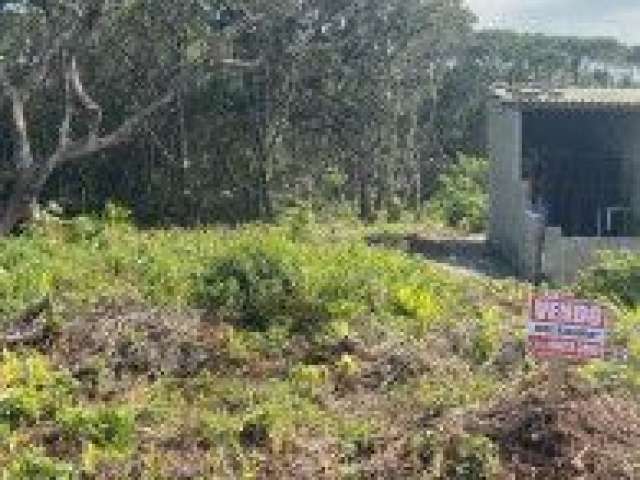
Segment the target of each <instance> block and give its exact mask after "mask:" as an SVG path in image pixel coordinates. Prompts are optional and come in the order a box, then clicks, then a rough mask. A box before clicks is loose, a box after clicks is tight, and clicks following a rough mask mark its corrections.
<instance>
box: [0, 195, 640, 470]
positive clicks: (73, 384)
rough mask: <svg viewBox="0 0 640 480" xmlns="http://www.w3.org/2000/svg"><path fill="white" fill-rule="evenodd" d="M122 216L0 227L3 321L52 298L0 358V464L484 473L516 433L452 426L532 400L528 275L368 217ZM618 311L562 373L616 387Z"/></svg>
mask: <svg viewBox="0 0 640 480" xmlns="http://www.w3.org/2000/svg"><path fill="white" fill-rule="evenodd" d="M127 217H128V215H127V212H126V211H123V210H122V209H119V208H116V207H113V206H112V207H110V208H109V209H108V211H107V212H106V213H105V215H104V216H103V217H100V218H97V217H96V218H89V217H82V218H77V219H75V220H71V221H66V220H60V219H58V218H57V217H55V216H53V215H51V214H47V215H43V216H42V218H40V220H39V221H38V222H37V223H36V224H34V226H33V227H32V228H31V229H30V230H29V231H27V232H25V233H24V234H23V235H22V236H20V237H15V238H10V239H4V240H2V243H1V245H0V259H1V265H2V283H0V287H1V288H0V296H2V298H3V299H5V300H6V301H5V302H4V303H3V305H2V318H3V319H4V320H3V323H2V328H1V329H0V332H6V333H7V334H8V335H9V336H11V335H15V334H20V332H24V331H29V330H30V328H31V327H34V328H35V327H37V326H38V325H39V324H38V323H37V322H35V323H33V321H32V320H30V319H24V318H22V320H21V322H22V323H16V322H15V321H12V320H11V319H15V318H17V317H18V315H19V313H20V312H22V311H24V309H25V307H27V306H29V305H31V304H33V303H34V302H37V301H39V300H40V299H41V298H42V297H43V296H46V297H48V298H49V299H50V302H51V305H50V306H49V307H48V308H47V309H45V310H43V311H42V312H41V315H40V318H41V320H42V321H43V325H44V326H47V325H49V327H50V328H46V329H44V330H43V334H42V335H41V336H37V337H34V338H30V340H29V341H27V342H18V343H15V342H10V343H6V344H5V345H4V351H3V353H2V355H0V431H2V436H1V437H0V438H1V439H0V469H1V471H2V472H3V473H4V474H5V475H9V478H38V476H40V477H42V478H72V477H73V475H77V474H79V473H81V474H82V475H84V476H87V477H90V478H114V477H117V478H123V477H124V478H126V477H131V476H132V475H133V476H135V475H137V473H136V472H145V475H151V476H153V478H176V477H177V476H180V475H191V476H192V477H194V478H198V477H204V478H208V477H216V476H218V477H220V476H223V477H225V476H226V477H233V478H256V477H257V478H274V476H276V477H278V478H301V477H302V478H352V477H354V476H356V477H358V476H363V475H365V476H369V477H373V478H393V476H394V475H396V474H397V472H403V473H402V476H403V478H422V477H425V476H426V478H434V479H436V478H442V479H444V478H460V479H464V478H496V476H497V475H501V474H503V473H504V472H506V471H513V470H512V468H515V467H514V466H513V465H512V464H511V460H509V457H508V456H506V454H505V452H506V451H510V450H509V449H511V448H523V449H526V448H529V447H528V446H527V444H526V442H525V441H524V440H523V441H522V442H523V443H522V444H517V445H516V444H513V441H515V440H508V439H507V436H504V437H503V435H507V433H504V434H503V433H502V430H500V428H502V427H501V426H500V425H496V426H495V429H496V430H495V431H494V430H491V431H485V430H483V428H484V427H482V428H480V427H475V426H474V427H469V428H468V429H467V428H466V427H464V422H466V421H467V420H465V418H466V417H467V416H470V418H471V419H472V420H473V419H474V418H475V416H476V415H480V413H476V412H489V413H488V414H491V415H493V413H492V410H490V408H492V407H491V406H492V405H494V404H495V402H496V401H499V400H500V399H502V398H503V397H504V396H505V395H507V396H509V395H514V400H512V401H513V402H516V403H514V404H513V406H512V407H510V408H513V409H514V411H520V410H526V409H527V408H529V407H527V406H526V405H524V404H522V405H521V404H519V403H517V402H519V401H520V400H517V399H519V398H520V397H518V395H520V394H518V393H517V392H518V389H520V388H525V389H526V388H529V387H527V385H530V384H531V382H532V378H534V377H532V376H535V375H540V374H541V371H540V367H538V366H535V365H534V364H533V363H532V362H531V361H530V360H528V359H526V358H525V356H524V349H523V344H522V337H523V333H524V332H523V330H522V329H523V324H522V322H521V319H522V317H523V313H524V312H523V309H524V308H525V304H526V302H525V299H526V298H527V296H528V293H529V287H528V285H526V284H521V283H519V282H517V281H515V280H510V279H505V280H493V279H490V278H488V277H484V276H481V275H478V276H462V275H459V274H458V273H456V272H455V271H453V270H451V269H449V268H446V267H444V266H442V265H439V264H436V263H432V262H430V261H428V260H427V259H425V258H423V257H417V256H415V255H414V254H411V253H406V252H405V253H403V252H402V251H400V250H396V249H390V248H384V247H373V246H368V245H367V243H366V238H369V237H371V236H372V235H374V234H375V233H379V230H377V229H379V228H380V227H375V226H370V227H363V226H357V225H356V224H353V223H344V224H337V223H332V224H328V225H327V224H323V223H319V222H315V221H313V219H312V218H311V217H308V218H307V220H305V221H304V222H300V221H299V220H298V217H296V216H295V215H294V216H292V217H291V218H290V219H289V220H283V221H282V222H281V223H280V224H278V225H276V226H264V225H253V226H246V227H243V228H240V229H235V230H231V229H224V228H218V229H206V230H200V231H196V230H192V231H180V230H159V231H140V230H138V229H136V228H135V227H133V226H132V225H131V224H130V223H129V222H128V220H127ZM382 228H383V230H384V231H385V233H386V234H387V235H390V232H391V231H392V230H393V231H395V232H397V234H398V235H400V236H402V235H403V232H405V231H407V230H408V231H413V230H415V228H417V226H416V225H410V226H402V225H400V224H396V225H395V226H393V227H391V226H388V225H387V226H384V227H382ZM394 229H395V230H394ZM63 246H64V248H63ZM18 260H19V261H18ZM600 268H602V267H600ZM600 271H601V270H598V269H594V270H593V272H592V273H591V274H590V275H591V277H589V274H588V275H585V277H584V279H583V283H582V284H581V285H582V287H581V288H583V289H584V290H576V291H580V292H589V294H592V295H595V294H597V293H602V294H608V293H609V292H608V291H607V288H605V287H603V286H601V283H598V282H595V281H594V280H591V281H590V283H589V282H588V281H587V279H589V278H591V279H593V278H594V277H593V276H594V275H596V273H594V272H600ZM598 275H599V274H598ZM598 278H600V277H598ZM606 278H609V277H606ZM616 278H617V277H616ZM594 282H595V283H594ZM606 285H609V286H611V285H618V283H615V282H613V283H611V282H609V283H606ZM620 285H622V283H620ZM611 288H613V287H611ZM623 308H624V310H623ZM620 309H621V310H620V312H619V314H620V322H619V323H618V324H617V327H616V330H615V333H614V335H613V337H612V340H613V341H614V342H615V343H616V344H618V345H625V346H627V347H628V348H629V351H630V358H631V361H630V362H629V363H628V364H627V365H624V366H621V365H619V364H617V363H615V362H614V361H611V362H600V363H594V364H592V365H589V366H588V367H585V368H582V369H581V370H580V371H579V373H580V375H581V377H580V378H581V380H580V381H581V382H586V383H585V384H586V385H591V387H589V388H594V389H595V391H596V392H602V391H609V392H619V391H621V390H623V391H625V392H627V393H626V394H627V395H628V394H632V395H635V394H636V392H639V393H640V389H639V387H640V381H639V380H638V379H640V367H638V365H640V361H638V360H637V358H640V357H639V355H640V354H639V353H638V352H640V348H638V347H637V345H636V343H637V341H636V340H635V335H634V333H633V332H635V329H637V325H638V316H637V315H636V314H635V310H633V309H632V308H631V307H630V306H628V305H625V306H624V307H620ZM1 338H8V337H6V336H4V335H2V336H0V339H1ZM507 347H509V348H510V351H511V353H508V352H507V350H509V348H507ZM505 348H507V350H505ZM567 401H569V400H567ZM584 401H587V402H588V401H590V400H588V399H587V400H584ZM627 410H628V409H627ZM519 419H520V417H514V421H520V420H522V422H523V424H524V423H526V422H527V421H529V420H527V417H526V416H523V417H522V418H521V419H520V420H519ZM474 421H475V420H474ZM621 421H622V420H621ZM627 421H628V420H624V422H627ZM460 422H463V423H462V425H463V426H462V427H460V425H461V423H460ZM470 425H474V423H473V422H471V423H470ZM574 427H575V428H579V427H577V426H574ZM460 428H462V430H460ZM492 428H493V427H492ZM514 428H515V427H514ZM517 428H521V427H517ZM522 428H525V427H522ZM572 428H573V427H572ZM509 438H510V437H509ZM517 441H519V440H517ZM572 445H573V444H572ZM576 445H577V444H576ZM567 448H568V447H567ZM571 448H573V447H571ZM576 448H577V447H576ZM619 448H620V449H622V450H624V449H626V448H627V446H625V445H622V446H620V447H619ZM622 450H621V451H622ZM624 451H626V450H624ZM518 468H520V467H518ZM527 468H529V467H527ZM536 468H537V467H536ZM527 471H528V470H527ZM531 471H533V470H531ZM525 478H528V477H525Z"/></svg>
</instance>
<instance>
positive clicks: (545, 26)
mask: <svg viewBox="0 0 640 480" xmlns="http://www.w3.org/2000/svg"><path fill="white" fill-rule="evenodd" d="M467 2H468V4H469V6H470V7H471V9H472V10H473V11H474V12H475V13H476V15H477V16H478V17H479V23H478V26H479V27H488V28H510V29H515V30H518V31H527V32H542V33H549V34H556V35H581V36H607V37H614V38H617V39H618V40H620V41H621V42H623V43H627V44H634V45H635V44H640V0H467Z"/></svg>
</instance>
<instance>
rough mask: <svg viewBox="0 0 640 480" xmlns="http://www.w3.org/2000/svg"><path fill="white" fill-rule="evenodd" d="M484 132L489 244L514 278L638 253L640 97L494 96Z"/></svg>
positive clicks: (626, 93) (608, 92)
mask: <svg viewBox="0 0 640 480" xmlns="http://www.w3.org/2000/svg"><path fill="white" fill-rule="evenodd" d="M488 130H489V131H488V142H489V151H490V157H491V207H490V208H491V213H490V225H489V242H490V244H491V246H492V247H493V248H495V250H497V251H498V252H499V253H500V254H502V256H503V257H505V258H506V259H507V260H510V261H511V263H512V264H513V265H514V267H515V268H516V269H517V271H518V273H519V274H520V275H522V276H524V277H527V278H531V279H540V278H547V279H549V280H552V281H555V282H558V283H567V282H570V281H572V280H573V279H575V277H576V274H577V273H578V271H579V270H580V268H581V267H583V266H585V265H587V264H588V263H589V261H590V260H592V259H593V258H594V253H596V252H597V251H598V250H605V249H606V250H608V249H637V248H638V249H640V89H561V90H544V89H536V88H520V89H516V88H510V87H506V86H501V87H496V88H495V90H494V96H493V98H492V101H491V102H490V107H489V112H488Z"/></svg>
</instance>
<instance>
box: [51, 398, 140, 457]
mask: <svg viewBox="0 0 640 480" xmlns="http://www.w3.org/2000/svg"><path fill="white" fill-rule="evenodd" d="M56 420H57V423H58V424H59V425H60V427H61V428H62V430H63V432H64V434H65V436H67V437H68V438H80V439H82V440H85V441H88V442H91V443H92V444H94V445H96V446H98V447H102V448H112V449H113V450H115V451H120V452H122V451H126V450H127V449H128V448H129V447H131V442H132V440H133V436H134V432H135V414H134V412H133V411H132V410H131V409H129V408H127V407H111V406H100V407H74V408H67V409H65V410H64V411H62V412H60V414H59V415H58V416H57V419H56Z"/></svg>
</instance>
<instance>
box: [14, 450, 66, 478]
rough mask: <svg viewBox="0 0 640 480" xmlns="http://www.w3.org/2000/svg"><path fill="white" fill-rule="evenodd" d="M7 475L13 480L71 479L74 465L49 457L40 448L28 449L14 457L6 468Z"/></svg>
mask: <svg viewBox="0 0 640 480" xmlns="http://www.w3.org/2000/svg"><path fill="white" fill-rule="evenodd" d="M5 473H6V475H7V476H6V477H4V476H3V478H11V479H13V480H71V479H72V478H74V476H73V467H72V466H71V465H69V464H68V463H65V462H62V461H60V460H57V459H53V458H49V457H47V456H45V455H43V454H42V452H40V451H38V450H27V451H25V452H22V453H20V454H18V455H17V456H16V458H14V459H13V461H12V462H11V463H10V464H9V467H8V468H7V470H6V472H5Z"/></svg>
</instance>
